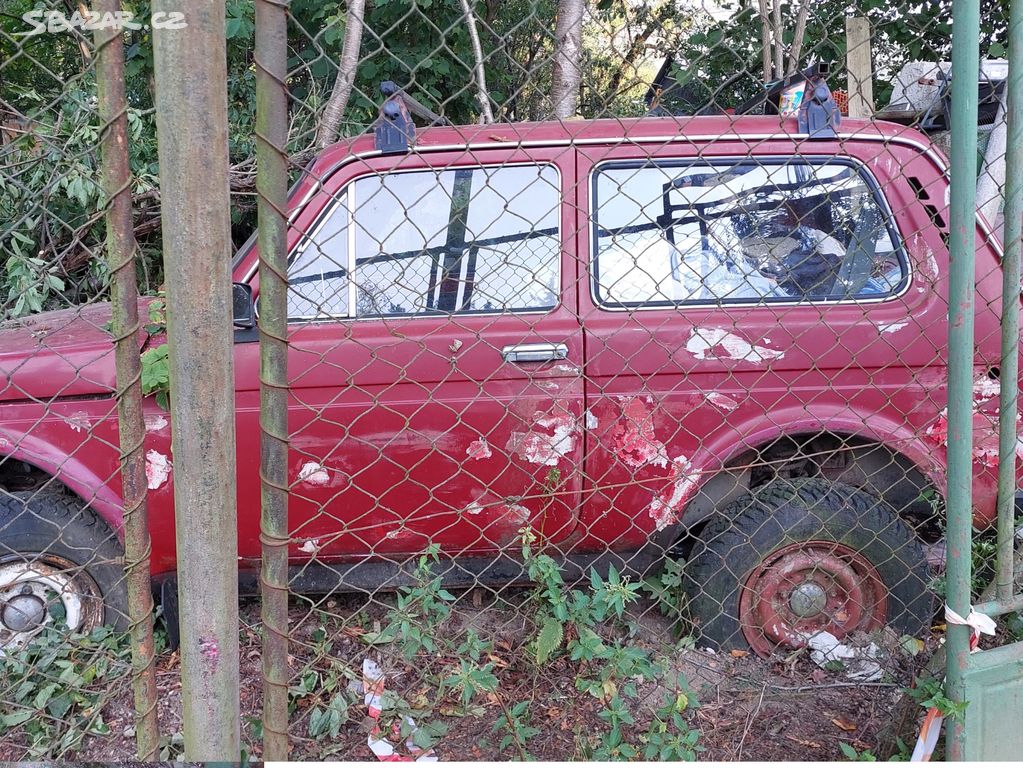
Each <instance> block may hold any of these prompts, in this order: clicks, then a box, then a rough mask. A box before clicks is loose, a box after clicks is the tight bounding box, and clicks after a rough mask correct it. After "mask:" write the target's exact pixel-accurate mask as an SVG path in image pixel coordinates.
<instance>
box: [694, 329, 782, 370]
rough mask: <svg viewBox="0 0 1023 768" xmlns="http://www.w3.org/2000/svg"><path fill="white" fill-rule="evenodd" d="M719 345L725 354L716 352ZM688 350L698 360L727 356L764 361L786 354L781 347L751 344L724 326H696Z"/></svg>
mask: <svg viewBox="0 0 1023 768" xmlns="http://www.w3.org/2000/svg"><path fill="white" fill-rule="evenodd" d="M765 341H766V339H765ZM718 347H720V348H721V349H722V350H723V351H724V354H719V353H718V352H715V350H716V349H717V348H718ZM686 350H687V351H689V352H690V353H691V354H692V355H693V356H694V357H695V358H696V359H697V360H707V359H708V358H720V357H727V358H730V359H732V360H736V361H739V362H746V363H763V362H767V361H768V360H775V359H777V358H781V357H784V356H785V353H784V352H782V351H781V350H780V349H771V348H770V347H762V346H758V345H756V344H751V343H750V342H748V341H746V340H745V339H744V338H742V337H741V336H736V335H735V334H734V333H731V332H729V331H726V330H725V329H723V328H694V329H693V330H692V332H691V333H690V335H689V341H687V342H686Z"/></svg>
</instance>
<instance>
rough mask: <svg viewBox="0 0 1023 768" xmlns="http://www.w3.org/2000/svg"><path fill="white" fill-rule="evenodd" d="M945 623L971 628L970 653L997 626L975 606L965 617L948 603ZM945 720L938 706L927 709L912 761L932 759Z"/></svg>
mask: <svg viewBox="0 0 1023 768" xmlns="http://www.w3.org/2000/svg"><path fill="white" fill-rule="evenodd" d="M945 623H946V624H956V625H958V626H961V627H969V628H970V630H971V631H970V653H976V652H977V650H978V647H977V646H978V645H979V644H980V636H981V635H982V634H984V635H993V634H994V633H995V629H996V628H997V624H995V620H994V619H992V618H991V617H990V616H985V615H984V614H983V613H977V612H976V611H975V610H973V606H970V613H969V615H967V617H966V618H965V619H964V618H963V617H962V616H960V615H959V614H958V613H956V612H955V611H953V610H952V609H951V608H949V607H948V604H947V603H946V604H945ZM943 720H944V718H943V717H942V715H941V712H939V711H938V709H937V707H931V708H930V709H929V710H927V715H926V716H925V717H924V723H923V726H921V728H920V735H919V736H918V737H917V739H916V747H914V749H913V757H912V758H910V762H913V763H926V762H929V761H930V759H931V755H933V754H934V748H935V747H936V746H937V745H938V737H939V736H940V735H941V724H942V721H943Z"/></svg>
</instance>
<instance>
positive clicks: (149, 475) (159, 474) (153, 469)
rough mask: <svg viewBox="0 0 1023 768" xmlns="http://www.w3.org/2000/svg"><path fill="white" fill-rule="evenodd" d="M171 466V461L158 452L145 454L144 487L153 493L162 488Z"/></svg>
mask: <svg viewBox="0 0 1023 768" xmlns="http://www.w3.org/2000/svg"><path fill="white" fill-rule="evenodd" d="M172 469H173V465H172V464H171V460H170V459H168V458H167V457H166V456H164V455H163V454H162V453H160V452H159V451H147V452H146V485H147V486H148V487H149V490H151V491H155V490H156V489H157V488H160V487H162V486H163V485H164V484H166V482H167V478H169V477H170V473H171V470H172Z"/></svg>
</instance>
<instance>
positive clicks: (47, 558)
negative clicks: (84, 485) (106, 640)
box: [0, 493, 127, 652]
mask: <svg viewBox="0 0 1023 768" xmlns="http://www.w3.org/2000/svg"><path fill="white" fill-rule="evenodd" d="M122 569H123V558H122V551H121V547H120V543H119V542H118V540H117V537H116V536H114V534H113V533H112V532H111V531H110V529H109V528H108V527H107V526H106V524H105V523H104V522H103V521H102V520H101V519H99V518H98V517H97V516H96V515H95V513H94V512H92V510H90V509H88V508H85V509H83V508H82V505H81V502H80V501H79V500H78V499H74V498H71V497H69V496H64V495H58V494H55V493H42V494H36V495H34V496H33V497H31V498H22V497H21V496H20V495H18V496H15V495H8V494H4V495H3V496H2V497H0V652H3V651H10V650H14V649H17V648H20V647H22V646H24V645H25V644H26V643H28V642H29V641H30V640H31V639H32V638H33V637H34V636H35V635H37V634H39V633H40V632H41V631H43V629H45V628H46V627H47V626H56V627H63V626H66V627H67V629H68V630H70V631H73V632H80V633H84V632H89V631H91V630H92V629H94V628H95V627H98V626H101V625H103V624H107V625H110V626H113V627H115V628H117V629H123V628H125V626H126V624H127V610H126V604H127V593H126V591H125V584H124V573H123V570H122Z"/></svg>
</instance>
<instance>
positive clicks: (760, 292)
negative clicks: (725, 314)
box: [592, 159, 907, 307]
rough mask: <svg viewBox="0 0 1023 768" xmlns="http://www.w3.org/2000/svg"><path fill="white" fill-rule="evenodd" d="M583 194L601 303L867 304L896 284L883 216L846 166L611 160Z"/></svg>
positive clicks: (898, 252) (899, 272) (860, 178)
mask: <svg viewBox="0 0 1023 768" xmlns="http://www.w3.org/2000/svg"><path fill="white" fill-rule="evenodd" d="M593 195H594V210H595V214H596V215H595V221H594V222H593V230H594V231H593V243H594V254H593V266H592V276H593V292H594V295H595V297H596V299H597V301H598V303H600V304H604V305H610V306H618V307H637V306H665V305H677V304H687V305H688V304H729V303H761V302H763V303H770V302H778V301H782V302H792V301H842V300H864V299H878V298H883V297H885V296H891V295H894V294H896V293H898V292H899V291H900V290H901V289H902V288H903V287H904V285H905V283H906V280H907V269H906V260H905V257H904V255H903V252H902V248H901V245H900V244H899V241H898V237H897V234H896V231H895V229H894V227H893V225H892V223H891V217H890V215H889V213H888V211H887V209H886V207H885V206H884V205H883V204H882V200H881V197H880V195H879V193H878V191H877V189H876V188H875V186H874V184H873V181H872V180H870V179H869V178H868V177H866V176H865V175H863V174H862V173H861V172H860V171H859V170H858V169H857V168H856V167H854V166H853V165H851V164H849V163H845V162H841V161H835V160H831V161H820V162H814V161H809V160H802V159H800V160H775V161H770V160H757V161H756V162H751V161H748V160H743V161H739V162H727V161H723V162H720V163H717V162H715V163H699V164H697V163H685V164H682V163H678V162H676V163H673V164H663V165H652V164H649V163H647V164H631V165H626V164H615V165H608V166H604V167H602V168H600V169H598V170H597V171H595V172H594V176H593Z"/></svg>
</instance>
